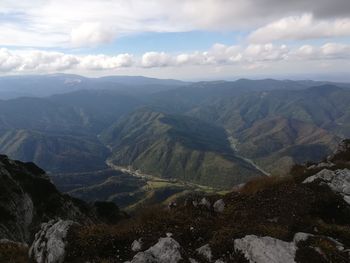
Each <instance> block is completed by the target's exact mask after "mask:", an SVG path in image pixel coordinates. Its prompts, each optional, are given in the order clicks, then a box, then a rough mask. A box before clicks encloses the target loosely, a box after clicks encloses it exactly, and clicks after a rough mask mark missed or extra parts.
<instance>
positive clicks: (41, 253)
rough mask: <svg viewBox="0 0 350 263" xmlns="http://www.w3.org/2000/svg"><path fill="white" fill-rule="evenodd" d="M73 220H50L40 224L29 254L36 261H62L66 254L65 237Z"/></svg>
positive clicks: (44, 262) (61, 262) (49, 262)
mask: <svg viewBox="0 0 350 263" xmlns="http://www.w3.org/2000/svg"><path fill="white" fill-rule="evenodd" d="M74 224H75V223H74V222H73V221H63V220H58V221H55V220H51V221H50V222H48V223H44V224H42V226H41V230H40V231H39V232H38V233H37V234H35V240H34V242H33V244H32V246H31V248H30V250H29V256H30V258H31V259H33V260H34V261H35V262H37V263H63V262H64V258H65V255H66V251H65V250H66V249H65V247H66V237H67V233H68V230H69V228H70V227H71V226H72V225H74Z"/></svg>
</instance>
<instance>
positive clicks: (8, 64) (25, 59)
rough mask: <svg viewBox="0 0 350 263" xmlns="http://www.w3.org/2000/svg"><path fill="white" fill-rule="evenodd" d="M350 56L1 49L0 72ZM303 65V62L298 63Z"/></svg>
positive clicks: (308, 48)
mask: <svg viewBox="0 0 350 263" xmlns="http://www.w3.org/2000/svg"><path fill="white" fill-rule="evenodd" d="M349 58H350V45H348V44H341V43H327V44H324V45H321V46H317V45H303V46H299V47H294V46H293V47H288V46H286V45H274V44H271V43H269V44H250V45H247V46H242V45H240V46H238V45H234V46H227V45H223V44H215V45H213V47H212V48H210V49H209V50H208V51H204V52H198V51H197V52H192V53H181V54H171V53H165V52H146V53H144V54H143V55H142V56H140V57H135V56H133V55H132V54H128V53H124V54H116V55H114V56H108V55H103V54H101V55H72V54H65V53H61V52H52V51H41V50H31V51H23V50H8V49H4V48H2V49H0V71H2V72H11V73H21V72H24V73H26V72H28V73H47V72H59V71H68V72H73V71H89V72H91V71H105V72H108V71H113V70H122V69H126V68H130V69H132V70H139V69H144V70H146V69H152V68H156V69H159V68H168V67H170V68H186V67H197V68H204V67H206V66H209V67H221V66H227V65H236V66H240V67H241V68H246V69H257V68H267V67H268V66H269V65H273V64H277V63H279V62H281V61H286V62H288V63H294V62H296V63H300V62H302V63H303V62H307V61H316V60H317V61H320V63H326V62H327V61H332V60H333V61H334V60H338V61H339V60H343V61H347V60H348V59H349ZM301 65H302V64H301Z"/></svg>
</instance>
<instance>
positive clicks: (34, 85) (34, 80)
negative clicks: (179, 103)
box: [0, 74, 187, 99]
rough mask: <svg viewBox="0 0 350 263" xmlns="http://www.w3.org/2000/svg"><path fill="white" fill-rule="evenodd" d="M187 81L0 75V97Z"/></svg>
mask: <svg viewBox="0 0 350 263" xmlns="http://www.w3.org/2000/svg"><path fill="white" fill-rule="evenodd" d="M185 85H187V83H186V82H183V81H179V80H171V79H155V78H146V77H141V76H107V77H101V78H87V77H82V76H79V75H72V74H49V75H23V76H6V77H0V99H13V98H18V97H28V96H29V97H46V96H50V95H54V94H63V93H69V92H73V91H78V90H106V89H107V90H113V91H118V92H122V93H133V94H135V93H141V92H142V93H145V94H147V93H150V92H156V91H160V90H165V89H170V88H174V87H179V86H185Z"/></svg>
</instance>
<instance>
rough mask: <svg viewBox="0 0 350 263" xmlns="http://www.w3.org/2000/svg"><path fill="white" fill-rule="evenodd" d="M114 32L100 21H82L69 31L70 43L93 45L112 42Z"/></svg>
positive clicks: (74, 44)
mask: <svg viewBox="0 0 350 263" xmlns="http://www.w3.org/2000/svg"><path fill="white" fill-rule="evenodd" d="M115 37H116V36H115V32H114V31H113V30H112V29H111V28H106V27H104V26H102V25H101V24H100V23H83V24H81V25H79V26H78V27H76V28H73V29H72V31H71V44H72V45H73V46H75V47H79V46H95V45H97V44H101V43H108V42H112V41H113V39H114V38H115Z"/></svg>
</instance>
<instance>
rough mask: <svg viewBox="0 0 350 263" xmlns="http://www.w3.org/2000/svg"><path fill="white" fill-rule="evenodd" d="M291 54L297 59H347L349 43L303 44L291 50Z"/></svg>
mask: <svg viewBox="0 0 350 263" xmlns="http://www.w3.org/2000/svg"><path fill="white" fill-rule="evenodd" d="M291 56H292V57H293V58H295V59H299V60H334V59H349V58H350V45H345V44H339V43H327V44H324V45H322V46H320V47H317V46H311V45H304V46H302V47H300V48H298V49H296V50H295V51H293V52H292V54H291Z"/></svg>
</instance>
